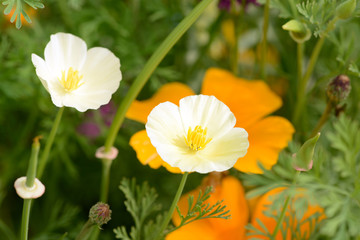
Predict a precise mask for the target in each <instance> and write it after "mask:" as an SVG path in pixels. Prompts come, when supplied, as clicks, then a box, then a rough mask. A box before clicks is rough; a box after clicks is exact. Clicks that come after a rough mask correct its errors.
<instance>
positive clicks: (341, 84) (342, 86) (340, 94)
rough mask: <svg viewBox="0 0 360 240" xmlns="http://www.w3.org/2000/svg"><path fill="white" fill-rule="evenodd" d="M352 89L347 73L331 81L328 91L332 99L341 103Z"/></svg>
mask: <svg viewBox="0 0 360 240" xmlns="http://www.w3.org/2000/svg"><path fill="white" fill-rule="evenodd" d="M350 91H351V85H350V78H349V77H348V76H346V75H339V76H337V77H336V78H334V79H333V80H332V81H331V82H330V83H329V85H328V87H327V90H326V93H327V95H328V97H329V100H330V101H332V102H334V103H339V102H341V101H343V100H345V99H346V98H347V97H348V96H349V93H350Z"/></svg>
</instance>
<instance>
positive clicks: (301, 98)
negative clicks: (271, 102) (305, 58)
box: [293, 37, 325, 125]
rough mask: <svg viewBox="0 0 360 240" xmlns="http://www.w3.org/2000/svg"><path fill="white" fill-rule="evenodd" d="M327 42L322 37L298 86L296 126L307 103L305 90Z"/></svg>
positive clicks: (295, 113) (294, 119) (294, 120)
mask: <svg viewBox="0 0 360 240" xmlns="http://www.w3.org/2000/svg"><path fill="white" fill-rule="evenodd" d="M324 41H325V37H321V38H320V39H319V40H318V41H317V43H316V45H315V48H314V50H313V52H312V54H311V57H310V61H309V64H308V67H307V70H306V72H305V75H304V77H303V78H302V79H301V81H300V83H299V85H298V91H297V102H296V106H295V112H294V118H293V122H294V124H295V125H297V123H298V121H299V117H300V113H301V112H302V110H303V107H304V104H305V101H306V99H305V98H306V95H305V90H306V86H307V84H308V81H309V79H310V76H311V74H312V72H313V70H314V67H315V63H316V61H317V59H318V57H319V53H320V50H321V48H322V46H323V44H324Z"/></svg>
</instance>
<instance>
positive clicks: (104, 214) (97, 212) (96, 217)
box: [89, 202, 111, 227]
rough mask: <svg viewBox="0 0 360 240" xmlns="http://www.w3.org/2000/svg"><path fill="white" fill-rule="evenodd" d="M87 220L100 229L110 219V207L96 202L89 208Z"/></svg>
mask: <svg viewBox="0 0 360 240" xmlns="http://www.w3.org/2000/svg"><path fill="white" fill-rule="evenodd" d="M89 219H90V221H91V222H92V223H94V224H96V225H98V226H99V227H101V226H102V225H103V224H106V223H108V222H109V221H110V219H111V210H110V206H109V205H108V204H106V203H102V202H98V203H97V204H95V205H94V206H92V207H91V209H90V212H89Z"/></svg>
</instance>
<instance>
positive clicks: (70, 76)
mask: <svg viewBox="0 0 360 240" xmlns="http://www.w3.org/2000/svg"><path fill="white" fill-rule="evenodd" d="M61 73H62V74H61V79H59V81H60V83H61V85H63V87H64V88H65V91H67V92H71V91H74V90H76V89H78V88H79V87H80V86H81V85H83V84H84V83H83V82H80V80H81V79H82V78H83V76H82V75H81V76H80V75H79V71H77V70H76V71H74V70H73V68H72V67H71V68H69V71H68V72H67V76H66V72H65V71H62V72H61Z"/></svg>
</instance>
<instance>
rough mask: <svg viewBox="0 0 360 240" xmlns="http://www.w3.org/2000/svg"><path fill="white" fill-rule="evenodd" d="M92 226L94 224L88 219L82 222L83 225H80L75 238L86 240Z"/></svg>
mask: <svg viewBox="0 0 360 240" xmlns="http://www.w3.org/2000/svg"><path fill="white" fill-rule="evenodd" d="M94 226H95V224H93V223H92V222H91V221H90V220H88V221H87V222H86V223H85V224H84V226H83V227H82V229H81V231H80V233H79V235H77V237H76V239H75V240H86V239H88V238H89V236H90V233H91V232H92V229H93V227H94Z"/></svg>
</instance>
